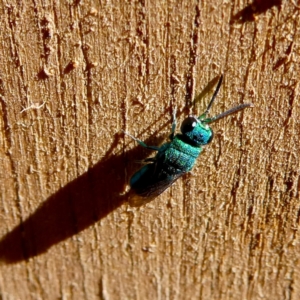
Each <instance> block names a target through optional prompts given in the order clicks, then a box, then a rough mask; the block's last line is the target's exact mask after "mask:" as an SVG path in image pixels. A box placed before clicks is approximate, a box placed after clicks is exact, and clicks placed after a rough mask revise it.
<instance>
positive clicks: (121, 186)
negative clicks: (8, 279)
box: [0, 135, 157, 264]
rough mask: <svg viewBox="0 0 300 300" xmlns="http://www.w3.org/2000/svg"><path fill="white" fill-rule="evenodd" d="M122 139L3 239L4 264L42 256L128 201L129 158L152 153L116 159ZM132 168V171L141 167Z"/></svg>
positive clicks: (137, 149) (0, 243)
mask: <svg viewBox="0 0 300 300" xmlns="http://www.w3.org/2000/svg"><path fill="white" fill-rule="evenodd" d="M119 139H120V136H119V135H116V137H115V141H114V143H113V145H112V146H111V148H110V150H109V151H108V152H107V153H106V155H105V157H104V158H103V159H102V160H101V161H100V162H99V163H97V164H96V165H95V166H94V167H93V168H91V169H90V170H88V171H87V172H86V173H84V174H83V175H81V176H79V177H78V178H76V179H75V180H73V181H72V182H70V183H68V184H67V185H66V186H64V187H63V188H61V189H60V190H59V191H58V192H57V193H55V194H54V195H52V196H50V197H49V198H48V199H47V200H46V201H45V202H44V203H43V204H42V205H41V207H39V208H38V209H37V210H36V211H35V212H34V213H33V214H32V215H31V216H30V217H28V218H27V219H26V220H25V221H23V222H22V223H21V224H20V225H18V226H17V227H15V228H14V229H13V230H12V231H11V232H9V233H7V234H6V235H5V236H4V237H3V238H2V239H1V241H0V260H1V261H2V262H4V263H8V264H12V263H17V262H20V261H23V260H28V259H29V258H31V257H34V256H37V255H40V254H42V253H44V252H46V251H47V250H48V249H49V248H50V247H52V246H53V245H55V244H58V243H60V242H61V241H64V240H66V239H68V238H70V237H72V236H73V235H75V234H77V233H78V232H80V231H82V230H84V229H86V228H88V227H89V226H91V225H93V224H94V223H95V222H98V221H99V220H101V219H102V218H104V217H105V216H107V215H108V214H109V213H111V212H112V211H113V210H115V209H116V208H118V207H119V206H121V205H122V204H123V203H124V202H125V201H126V200H127V194H125V195H122V193H123V192H124V191H125V187H126V182H125V175H124V174H125V171H124V170H125V168H126V157H127V156H128V157H129V159H132V158H134V159H144V158H145V155H147V154H148V155H149V154H151V151H150V152H149V151H148V152H147V153H146V152H144V151H141V147H140V146H137V147H135V148H134V149H132V150H130V151H128V152H127V153H126V157H125V154H120V155H113V154H112V153H113V150H114V149H115V148H116V145H117V143H118V142H119ZM156 142H157V139H156ZM141 155H143V157H141ZM130 164H131V163H130ZM131 165H132V168H131V167H130V169H131V171H132V170H133V171H134V170H137V169H138V168H139V167H140V166H139V165H135V164H131Z"/></svg>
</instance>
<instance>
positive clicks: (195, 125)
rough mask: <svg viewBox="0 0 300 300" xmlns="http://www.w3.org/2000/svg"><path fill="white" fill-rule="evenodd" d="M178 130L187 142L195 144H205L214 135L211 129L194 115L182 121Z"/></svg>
mask: <svg viewBox="0 0 300 300" xmlns="http://www.w3.org/2000/svg"><path fill="white" fill-rule="evenodd" d="M180 130H181V132H182V134H183V136H184V137H185V139H186V140H187V142H190V143H191V144H194V145H196V146H204V145H207V144H209V143H210V142H211V141H212V139H213V137H214V133H213V131H212V129H211V128H210V127H209V126H208V125H207V124H206V123H205V122H203V121H201V120H199V119H198V118H197V117H196V116H188V117H187V118H186V119H185V120H184V121H183V122H182V124H181V128H180Z"/></svg>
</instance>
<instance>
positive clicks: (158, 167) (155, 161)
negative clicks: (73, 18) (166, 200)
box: [124, 75, 253, 206]
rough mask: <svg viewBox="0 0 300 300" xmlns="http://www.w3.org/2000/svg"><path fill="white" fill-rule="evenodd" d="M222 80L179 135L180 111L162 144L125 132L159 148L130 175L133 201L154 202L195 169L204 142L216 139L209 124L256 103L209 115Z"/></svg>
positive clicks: (138, 141) (189, 117) (148, 147)
mask: <svg viewBox="0 0 300 300" xmlns="http://www.w3.org/2000/svg"><path fill="white" fill-rule="evenodd" d="M222 81H223V75H222V76H221V77H220V79H219V81H218V84H217V87H216V90H215V92H214V94H213V96H212V98H211V100H210V102H209V104H208V106H207V109H206V110H205V112H204V113H203V114H201V115H200V116H199V117H197V116H194V115H189V116H188V117H187V118H186V119H185V120H184V121H183V122H182V124H181V127H180V131H181V133H178V134H176V135H175V129H176V113H173V123H172V128H171V135H170V141H169V142H167V143H164V144H163V145H161V146H160V147H157V146H148V145H146V144H145V143H144V142H143V141H141V140H139V139H137V138H135V137H134V136H132V135H131V134H129V133H127V132H124V133H125V134H126V135H128V136H130V137H131V138H132V139H134V140H135V141H136V142H137V143H138V144H139V145H141V146H142V147H144V148H147V149H150V150H154V151H157V154H156V155H155V156H154V157H151V158H147V159H145V160H144V163H146V164H145V165H144V166H143V167H142V168H141V169H139V170H138V171H137V172H136V173H135V174H133V176H132V177H131V179H130V182H129V184H130V188H131V190H130V196H129V204H130V205H131V206H141V205H143V204H146V203H148V202H150V201H151V200H153V199H154V198H155V197H157V196H158V195H160V194H161V193H162V192H164V191H165V190H166V189H167V188H168V187H170V186H171V185H172V184H173V183H174V182H175V181H176V180H177V179H178V178H179V177H181V176H183V175H184V174H185V173H187V172H189V171H191V170H192V168H193V167H194V165H195V163H196V160H197V158H198V157H199V155H200V153H201V152H202V150H203V146H205V145H207V144H209V143H210V142H211V141H212V139H213V136H214V133H213V130H212V129H211V128H210V126H209V125H210V124H211V123H213V122H216V121H217V120H220V119H222V118H224V117H227V116H228V115H231V114H233V113H237V112H239V111H241V110H243V109H245V108H247V107H253V104H251V103H244V104H240V105H238V106H235V107H233V108H231V109H229V110H227V111H225V112H223V113H221V114H219V115H217V116H214V117H211V118H209V117H208V114H209V111H210V109H211V107H212V105H213V103H214V101H215V99H216V96H217V94H218V92H219V90H220V87H221V84H222Z"/></svg>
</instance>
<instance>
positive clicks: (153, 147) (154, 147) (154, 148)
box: [124, 131, 159, 151]
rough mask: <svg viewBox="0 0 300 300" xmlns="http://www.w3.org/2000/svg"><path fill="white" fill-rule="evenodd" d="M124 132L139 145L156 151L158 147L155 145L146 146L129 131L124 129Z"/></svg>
mask: <svg viewBox="0 0 300 300" xmlns="http://www.w3.org/2000/svg"><path fill="white" fill-rule="evenodd" d="M124 133H125V134H126V135H128V136H130V137H131V138H132V139H133V140H135V141H136V142H137V143H138V144H139V145H140V146H142V147H144V148H147V149H151V150H155V151H158V150H159V147H157V146H148V145H146V144H145V143H144V142H143V141H141V140H139V139H137V138H136V137H134V136H133V135H131V134H130V133H128V132H126V131H124Z"/></svg>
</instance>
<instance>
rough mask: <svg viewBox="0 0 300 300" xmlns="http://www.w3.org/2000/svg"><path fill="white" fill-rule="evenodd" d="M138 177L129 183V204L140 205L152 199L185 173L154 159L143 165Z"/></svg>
mask: <svg viewBox="0 0 300 300" xmlns="http://www.w3.org/2000/svg"><path fill="white" fill-rule="evenodd" d="M143 168H144V169H143V171H142V172H140V174H139V177H138V179H137V180H136V181H135V182H134V184H133V185H131V193H130V196H129V204H130V205H131V206H141V205H143V204H146V203H148V202H150V201H151V200H153V199H154V198H155V197H157V196H159V195H160V194H161V193H163V192H164V191H165V190H166V189H167V188H168V187H170V186H171V185H172V184H173V183H174V182H175V181H176V180H177V179H178V178H179V177H181V176H182V175H184V174H185V172H182V171H181V170H174V169H173V168H172V167H170V166H169V165H166V164H165V163H162V162H161V161H156V162H154V163H151V164H148V165H146V166H144V167H143Z"/></svg>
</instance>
